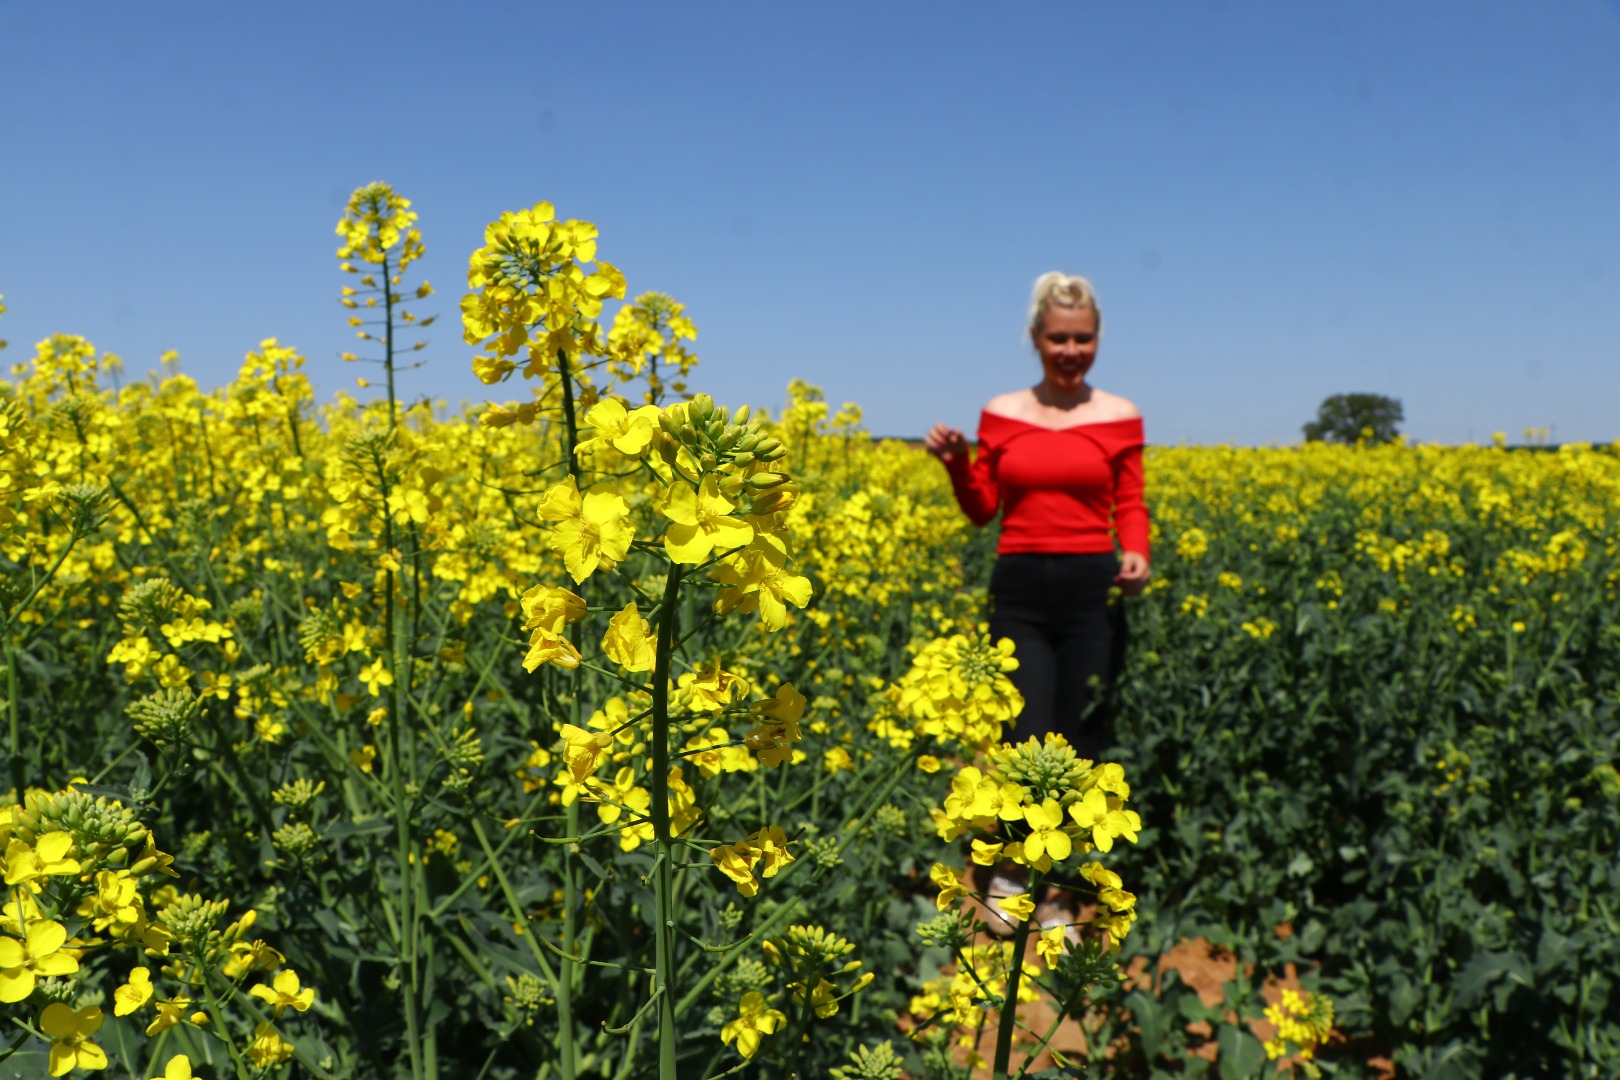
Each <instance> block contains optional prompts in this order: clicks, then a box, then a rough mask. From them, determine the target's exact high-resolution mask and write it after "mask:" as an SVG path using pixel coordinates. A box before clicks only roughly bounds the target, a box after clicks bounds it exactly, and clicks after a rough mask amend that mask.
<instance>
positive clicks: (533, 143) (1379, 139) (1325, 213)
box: [0, 0, 1620, 444]
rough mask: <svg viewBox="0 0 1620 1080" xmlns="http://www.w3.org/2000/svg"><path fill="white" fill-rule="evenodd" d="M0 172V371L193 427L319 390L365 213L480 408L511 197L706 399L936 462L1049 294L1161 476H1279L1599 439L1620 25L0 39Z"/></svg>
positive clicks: (1614, 318) (612, 15)
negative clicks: (1316, 465) (1071, 297)
mask: <svg viewBox="0 0 1620 1080" xmlns="http://www.w3.org/2000/svg"><path fill="white" fill-rule="evenodd" d="M0 147H3V150H4V165H3V167H0V294H4V296H5V302H6V303H7V305H8V306H9V307H10V309H11V310H10V313H9V314H7V315H6V316H5V317H4V318H3V319H0V337H5V338H8V339H9V340H10V341H11V343H12V345H11V348H10V349H9V350H7V352H6V353H5V354H4V359H5V360H6V361H8V362H15V361H17V360H20V359H23V358H25V356H26V355H28V354H29V353H30V352H31V348H32V344H33V342H34V341H36V340H38V339H40V338H42V337H44V336H46V335H47V334H50V333H53V332H66V333H77V334H83V335H85V336H87V337H89V338H90V339H91V340H92V341H93V342H95V343H96V344H97V345H98V346H100V347H101V348H103V349H106V350H110V351H113V352H117V353H119V354H120V355H122V356H123V357H124V358H125V362H126V364H127V366H128V368H129V370H130V371H131V373H132V374H134V375H137V376H138V375H139V374H141V373H143V372H145V371H146V370H148V369H149V368H151V367H155V366H156V363H157V357H158V355H159V353H160V352H162V351H163V350H165V349H169V348H175V349H178V350H180V352H181V354H182V357H183V361H182V362H183V367H184V369H185V370H186V371H188V372H190V373H191V374H192V375H194V376H196V377H197V378H198V379H200V380H201V381H202V382H204V384H205V385H215V384H218V383H220V382H222V381H224V380H226V379H228V378H229V377H230V375H231V374H232V373H233V372H234V371H235V369H236V367H237V365H238V364H239V363H240V361H241V358H242V354H243V353H244V352H245V351H246V350H247V349H249V348H251V347H253V345H254V344H255V343H256V342H257V341H258V340H259V339H261V338H264V337H269V336H276V337H279V338H280V339H281V340H282V341H283V342H286V343H290V344H293V345H296V346H297V347H298V348H300V349H301V350H302V351H303V352H304V353H305V354H306V355H307V356H308V357H309V358H310V368H311V371H312V374H313V375H314V377H315V379H316V381H317V384H318V385H319V386H320V387H321V388H322V389H323V390H324V391H328V392H329V391H331V390H333V389H336V388H338V387H345V386H346V387H350V388H352V387H353V385H354V384H353V379H354V377H355V375H357V374H370V372H369V371H365V372H362V371H360V370H358V369H357V368H356V367H355V366H353V365H343V364H342V363H341V362H340V361H338V360H337V359H336V355H337V354H338V353H339V352H341V351H343V350H345V349H347V348H349V347H350V343H351V340H352V339H351V337H350V331H349V330H348V329H347V327H346V325H345V322H344V312H343V311H342V309H340V308H339V307H338V305H337V303H336V294H337V290H338V288H339V286H340V285H341V284H342V283H343V281H344V280H346V279H345V276H344V275H341V274H339V272H338V270H337V265H336V259H335V258H334V257H333V249H334V247H335V246H336V238H335V236H334V235H333V234H332V227H333V225H334V223H335V222H336V220H337V217H338V215H339V213H340V210H341V207H342V204H343V202H344V199H345V198H346V196H347V194H348V193H349V192H350V191H351V190H352V189H353V188H355V187H357V186H358V185H360V184H362V183H365V182H366V181H369V180H373V179H383V180H387V181H389V182H391V183H393V184H394V185H395V186H396V187H397V188H399V189H400V190H401V191H402V192H403V193H405V194H406V195H407V196H409V197H410V198H411V199H412V200H413V201H414V202H415V205H416V208H417V210H419V211H420V213H421V215H422V219H421V226H422V230H423V234H424V239H425V241H426V244H427V256H426V258H424V259H423V260H422V262H421V263H420V264H419V266H420V267H421V268H422V272H423V274H424V275H425V276H426V277H427V278H428V279H430V280H431V281H432V282H433V283H434V285H435V286H436V287H437V288H438V289H439V295H438V296H437V297H435V298H434V303H433V304H431V305H429V307H431V308H433V309H435V310H437V311H438V312H439V313H440V315H441V323H440V325H439V327H436V328H435V329H436V330H437V333H435V334H434V335H433V339H432V346H431V348H430V350H429V351H428V352H427V354H426V355H427V356H428V357H429V358H430V363H429V365H428V366H427V367H426V368H424V369H423V370H421V371H418V372H414V373H411V374H408V375H407V376H406V377H405V382H404V386H405V389H406V391H407V392H409V393H413V394H421V393H431V394H433V395H435V396H442V397H445V398H448V399H449V400H451V401H452V402H455V401H457V400H460V399H462V398H469V399H474V400H482V399H484V398H485V397H486V391H485V390H484V388H483V387H481V386H480V384H478V383H477V382H476V380H474V379H473V378H472V376H471V373H470V371H469V367H468V363H469V359H470V357H471V355H472V350H471V349H469V348H468V347H467V346H465V345H464V344H463V343H462V341H461V339H460V326H459V320H458V319H457V317H456V302H457V301H458V300H459V298H460V296H461V294H462V292H463V291H464V285H465V277H464V272H465V266H466V259H467V255H468V253H469V252H470V251H471V250H472V249H473V248H474V247H476V246H477V245H478V244H479V243H480V237H481V233H482V229H483V226H484V224H485V222H487V221H488V220H490V219H491V218H493V217H494V216H496V215H497V214H499V213H500V211H502V210H506V209H516V208H519V207H522V206H527V205H530V204H532V203H534V202H536V201H539V200H541V199H546V200H550V201H552V202H553V203H555V204H556V206H557V208H558V210H559V212H560V213H561V214H562V215H563V216H565V217H580V218H585V219H588V220H591V221H594V222H596V223H597V224H598V225H599V226H600V228H601V231H602V240H601V247H600V251H601V254H602V255H603V257H604V258H607V259H608V260H610V261H612V262H614V263H615V264H617V265H618V266H619V267H620V268H621V269H622V270H624V272H625V273H626V274H627V275H628V277H629V281H630V288H631V292H632V295H633V294H635V293H636V292H640V291H644V290H649V289H657V290H661V291H665V292H669V293H671V294H673V295H674V296H676V297H677V298H678V299H680V300H682V301H684V302H685V303H687V305H688V307H689V311H690V313H691V314H692V316H693V317H694V318H695V319H696V321H697V323H698V326H699V328H700V336H699V339H698V341H697V349H698V352H699V355H700V356H701V357H702V361H703V363H702V365H701V366H700V368H699V369H698V378H697V379H696V380H695V382H696V384H697V385H698V386H699V387H701V388H703V389H706V390H709V391H710V392H711V393H713V394H714V395H715V396H716V398H718V399H719V400H721V401H722V402H730V403H741V402H744V401H748V402H752V403H755V404H763V405H767V406H770V405H776V404H779V403H780V402H781V401H782V399H783V396H784V387H785V385H786V383H787V381H788V379H790V378H792V377H794V376H800V377H804V378H807V379H810V380H812V381H814V382H816V383H819V384H820V385H822V386H823V387H824V388H825V390H826V392H827V395H828V397H829V399H831V400H832V401H833V402H834V404H836V403H837V402H840V401H844V400H853V401H857V402H859V403H861V404H862V405H863V406H864V407H865V409H866V414H867V418H868V421H869V425H870V427H871V428H872V429H873V430H874V431H876V432H878V433H880V434H896V435H900V434H913V435H914V434H920V433H921V432H922V431H923V430H924V429H925V428H926V427H927V426H928V424H929V423H931V422H933V421H934V420H946V421H950V422H953V423H956V424H958V425H961V426H964V427H969V428H971V426H972V425H973V423H974V422H975V419H976V416H977V413H978V409H979V407H980V405H981V404H982V403H983V402H984V401H985V400H986V399H987V398H988V397H990V396H991V395H993V394H995V393H997V392H1001V391H1004V390H1010V389H1014V388H1016V387H1018V386H1022V385H1027V384H1028V383H1029V382H1031V381H1033V380H1034V378H1035V376H1036V371H1037V367H1036V364H1035V361H1034V359H1033V357H1032V355H1031V353H1030V350H1029V348H1028V346H1027V344H1026V340H1025V338H1024V336H1023V328H1022V319H1023V314H1024V307H1025V304H1026V298H1027V290H1028V287H1029V284H1030V282H1031V281H1032V280H1033V278H1034V277H1035V275H1036V274H1037V273H1039V272H1041V271H1043V270H1047V269H1053V268H1058V269H1065V270H1069V271H1071V272H1078V273H1084V274H1087V275H1088V276H1090V277H1091V278H1092V280H1093V281H1094V282H1095V283H1096V286H1097V289H1098V293H1099V296H1100V298H1101V300H1102V303H1103V310H1104V313H1105V318H1106V335H1105V338H1104V342H1103V348H1102V352H1101V355H1100V357H1099V360H1098V364H1097V367H1096V369H1095V370H1094V381H1095V382H1096V383H1097V385H1100V386H1102V387H1104V388H1106V389H1110V390H1113V391H1115V392H1118V393H1123V394H1126V395H1127V396H1130V397H1132V398H1134V399H1136V400H1137V401H1138V403H1139V404H1140V405H1141V406H1142V409H1143V412H1144V413H1145V415H1146V417H1147V428H1148V434H1149V438H1150V439H1151V440H1152V441H1155V442H1160V443H1177V442H1192V443H1214V442H1234V443H1240V444H1249V443H1267V442H1283V443H1286V442H1291V441H1294V440H1297V439H1298V438H1299V427H1300V425H1301V424H1302V423H1303V422H1304V421H1305V420H1307V419H1309V418H1310V417H1311V416H1312V415H1314V412H1315V409H1316V405H1317V404H1318V403H1319V402H1320V401H1321V400H1322V398H1324V397H1326V396H1327V395H1328V394H1331V393H1335V392H1341V391H1371V392H1376V393H1384V394H1390V395H1393V396H1395V397H1398V398H1400V399H1401V400H1402V402H1403V403H1404V405H1405V409H1406V417H1407V423H1406V430H1407V432H1408V433H1409V434H1411V435H1413V436H1415V437H1417V438H1419V439H1424V440H1436V441H1446V442H1460V441H1465V440H1468V439H1469V438H1473V439H1475V440H1479V441H1483V440H1485V439H1488V438H1489V436H1490V433H1491V432H1492V431H1494V430H1506V431H1508V432H1509V433H1510V435H1512V436H1513V437H1514V438H1517V437H1518V435H1519V432H1520V431H1521V430H1522V429H1523V428H1525V427H1529V426H1549V427H1552V428H1553V429H1554V434H1555V437H1556V438H1557V439H1559V440H1566V441H1567V440H1574V439H1594V440H1609V439H1613V438H1615V437H1616V436H1617V434H1620V433H1617V428H1620V0H1567V2H1560V3H1553V4H1549V3H1542V2H1533V0H1523V2H1519V3H1498V2H1492V0H1477V2H1473V0H1471V2H1468V3H1463V2H1460V0H1457V2H1450V3H1427V4H1412V3H1409V2H1406V0H1399V2H1396V0H1375V2H1361V3H1335V4H1317V3H1303V4H1302V3H1297V2H1292V0H1288V2H1284V0H1277V2H1271V3H1239V2H1204V0H1199V2H1191V0H1189V2H1185V3H1141V4H1101V3H1080V2H1065V3H1033V2H1032V3H1022V4H1002V5H989V4H968V3H957V2H947V3H931V4H922V3H892V4H871V3H862V4H852V3H816V4H802V5H786V4H758V3H750V4H740V3H735V4H734V3H704V4H686V5H670V4H663V5H652V4H633V3H632V4H612V5H609V4H558V3H529V4H520V3H507V4H481V5H471V4H442V3H426V2H420V3H388V4H377V5H375V6H371V7H362V6H358V5H355V6H346V5H334V4H330V3H320V4H316V3H303V2H293V3H282V4H253V5H250V4H221V3H213V4H201V3H177V4H163V5H132V4H113V3H82V4H39V3H21V2H17V0H0ZM424 313H426V312H424ZM503 396H507V395H505V394H503Z"/></svg>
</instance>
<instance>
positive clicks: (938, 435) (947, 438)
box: [923, 424, 968, 464]
mask: <svg viewBox="0 0 1620 1080" xmlns="http://www.w3.org/2000/svg"><path fill="white" fill-rule="evenodd" d="M923 446H925V447H927V449H928V452H929V453H930V454H933V455H934V456H935V457H937V458H939V460H941V461H943V462H945V463H946V464H949V463H950V462H951V460H952V459H954V458H958V457H966V456H967V452H968V441H967V436H966V435H963V434H962V433H961V432H960V431H958V430H957V429H956V428H953V427H947V426H946V425H944V424H935V425H934V426H933V427H931V428H929V429H928V434H927V435H924V436H923Z"/></svg>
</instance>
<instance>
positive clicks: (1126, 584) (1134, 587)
mask: <svg viewBox="0 0 1620 1080" xmlns="http://www.w3.org/2000/svg"><path fill="white" fill-rule="evenodd" d="M1152 576H1153V568H1152V567H1151V566H1149V565H1148V558H1147V556H1146V555H1143V554H1142V553H1141V552H1139V551H1127V552H1125V554H1123V555H1121V556H1120V557H1119V573H1117V574H1115V575H1114V584H1116V585H1118V586H1119V591H1120V592H1122V593H1124V594H1125V595H1126V596H1140V595H1141V594H1142V590H1143V589H1145V588H1147V582H1148V578H1150V577H1152Z"/></svg>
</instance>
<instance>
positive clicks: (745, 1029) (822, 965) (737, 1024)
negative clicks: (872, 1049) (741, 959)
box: [720, 925, 874, 1060]
mask: <svg viewBox="0 0 1620 1080" xmlns="http://www.w3.org/2000/svg"><path fill="white" fill-rule="evenodd" d="M760 948H761V949H763V950H764V953H765V959H766V960H767V961H768V962H769V964H770V966H771V967H772V968H773V969H775V970H776V971H779V972H781V973H783V974H784V975H785V976H786V977H787V981H786V983H785V985H783V986H782V989H783V990H784V991H785V992H786V993H787V995H788V996H789V998H790V999H791V1001H792V1003H793V1006H794V1007H795V1008H796V1009H797V1010H798V1011H799V1014H800V1016H801V1017H802V1018H803V1021H804V1023H805V1026H808V1021H809V1018H810V1017H811V1016H814V1017H815V1018H816V1019H819V1020H827V1019H831V1018H832V1017H834V1016H836V1015H838V1008H839V1003H840V1002H841V1001H843V1000H844V999H845V998H849V997H852V996H854V995H855V994H858V993H860V992H861V991H862V990H864V989H866V987H868V986H870V985H871V983H872V980H873V978H874V975H873V973H872V972H870V971H861V966H862V965H861V962H860V961H859V960H855V959H846V957H848V956H849V954H850V953H852V952H854V951H855V946H854V945H853V944H852V943H851V942H850V941H848V940H847V939H846V938H843V937H840V936H839V935H837V934H834V933H830V932H829V931H827V930H826V929H824V928H823V927H820V926H812V925H793V926H790V927H788V931H787V933H785V934H781V935H779V936H777V937H771V938H766V939H765V940H764V941H763V942H761V944H760ZM774 1000H775V995H774V992H773V993H772V994H770V995H767V994H765V993H763V992H761V991H758V990H751V991H749V992H747V993H745V994H744V995H743V996H742V998H741V1000H740V1001H739V1002H738V1004H737V1016H736V1017H735V1018H733V1019H732V1020H729V1021H727V1023H726V1024H725V1025H724V1026H723V1027H722V1028H721V1029H720V1041H721V1042H722V1043H724V1044H726V1045H730V1044H731V1043H732V1042H736V1044H737V1052H738V1053H739V1054H741V1055H742V1056H743V1058H744V1060H752V1059H753V1058H754V1056H755V1055H756V1054H758V1053H759V1050H760V1047H761V1045H762V1043H763V1042H764V1038H765V1036H767V1035H773V1034H775V1033H776V1032H777V1031H778V1030H779V1029H780V1028H781V1027H782V1025H784V1024H786V1023H787V1022H788V1018H787V1015H786V1014H785V1013H783V1012H782V1011H781V1010H780V1009H777V1008H774V1007H773V1002H774ZM809 1037H810V1036H809V1034H808V1033H806V1035H805V1038H806V1039H808V1038H809Z"/></svg>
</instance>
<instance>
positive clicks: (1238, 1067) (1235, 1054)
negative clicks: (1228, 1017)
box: [1215, 1024, 1266, 1080]
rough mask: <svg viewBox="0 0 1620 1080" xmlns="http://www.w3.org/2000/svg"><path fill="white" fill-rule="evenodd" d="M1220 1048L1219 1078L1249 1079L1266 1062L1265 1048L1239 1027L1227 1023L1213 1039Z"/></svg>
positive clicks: (1257, 1074) (1231, 1079)
mask: <svg viewBox="0 0 1620 1080" xmlns="http://www.w3.org/2000/svg"><path fill="white" fill-rule="evenodd" d="M1215 1045H1216V1046H1217V1047H1218V1048H1219V1049H1220V1052H1221V1056H1220V1059H1219V1065H1220V1073H1221V1080H1251V1078H1252V1077H1256V1076H1259V1075H1260V1070H1261V1069H1263V1068H1264V1067H1265V1064H1266V1048H1265V1046H1264V1045H1263V1044H1262V1043H1261V1042H1260V1040H1259V1039H1257V1038H1255V1037H1254V1036H1253V1035H1251V1034H1249V1033H1248V1032H1247V1031H1244V1030H1243V1029H1242V1028H1240V1027H1236V1026H1233V1025H1231V1024H1228V1025H1226V1026H1224V1027H1222V1028H1221V1033H1220V1036H1219V1037H1218V1038H1217V1039H1216V1040H1215Z"/></svg>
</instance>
